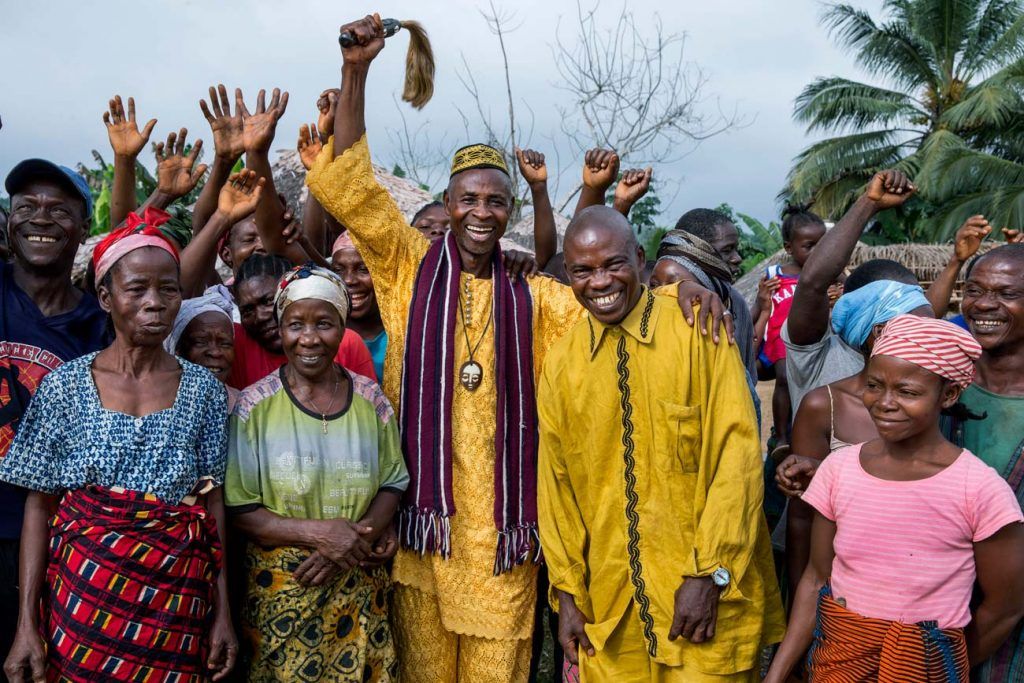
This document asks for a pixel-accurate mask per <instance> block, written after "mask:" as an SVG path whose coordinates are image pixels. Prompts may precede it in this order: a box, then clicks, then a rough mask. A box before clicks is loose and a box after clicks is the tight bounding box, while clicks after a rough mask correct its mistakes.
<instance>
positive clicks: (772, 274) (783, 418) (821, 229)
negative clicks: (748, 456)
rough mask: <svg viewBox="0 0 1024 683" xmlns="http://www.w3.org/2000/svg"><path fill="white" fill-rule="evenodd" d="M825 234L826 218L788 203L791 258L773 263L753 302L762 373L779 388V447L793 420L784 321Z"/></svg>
mask: <svg viewBox="0 0 1024 683" xmlns="http://www.w3.org/2000/svg"><path fill="white" fill-rule="evenodd" d="M824 236H825V222H824V221H823V220H821V218H820V217H818V216H817V215H816V214H814V213H812V212H811V211H809V210H808V209H807V207H804V206H798V205H792V204H790V205H787V206H786V209H785V211H783V213H782V240H783V246H784V247H785V249H786V253H787V254H789V257H790V260H789V261H788V262H787V263H784V264H783V265H781V266H771V267H769V268H768V270H767V272H766V273H765V277H764V278H763V280H762V282H761V286H760V287H759V288H758V297H757V299H755V301H754V304H753V306H751V311H750V317H751V318H752V319H753V320H754V321H755V325H754V329H755V339H761V338H762V336H761V335H762V334H763V340H764V341H763V343H762V344H761V348H760V349H759V352H758V365H759V368H758V369H759V370H761V371H762V372H761V373H759V374H761V375H771V374H774V377H775V391H774V392H773V393H772V417H773V425H774V429H775V438H776V443H777V444H778V447H783V446H787V445H788V444H789V428H790V424H791V422H792V411H791V407H790V397H789V385H788V384H787V382H786V364H785V363H784V362H783V363H780V362H779V361H783V360H785V358H786V346H785V344H783V343H782V337H781V336H780V334H781V332H782V324H783V323H785V322H786V318H787V317H788V316H789V307H790V305H791V304H792V303H793V293H794V292H795V291H796V284H797V281H798V280H799V279H800V271H801V270H803V267H804V263H806V262H807V257H809V256H810V255H811V251H812V250H813V249H814V246H815V245H816V244H817V243H818V241H819V240H820V239H821V238H822V237H824Z"/></svg>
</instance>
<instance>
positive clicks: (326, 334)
mask: <svg viewBox="0 0 1024 683" xmlns="http://www.w3.org/2000/svg"><path fill="white" fill-rule="evenodd" d="M344 334H345V326H344V325H342V324H341V316H340V315H338V310H337V309H336V308H335V307H334V306H332V305H331V304H329V303H328V302H326V301H322V300H320V299H299V300H298V301H295V302H293V303H291V304H289V305H288V307H287V308H285V309H284V312H283V313H282V314H281V345H282V348H283V350H284V355H285V356H286V357H287V358H288V364H289V365H291V366H292V368H293V369H294V370H295V371H296V372H298V373H299V374H300V375H301V376H302V377H303V378H305V379H309V380H316V379H319V378H321V377H324V376H325V375H326V374H327V373H329V372H331V371H332V370H331V368H332V366H333V365H334V357H335V356H336V355H338V347H339V346H341V339H342V336H343V335H344Z"/></svg>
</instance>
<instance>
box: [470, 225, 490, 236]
mask: <svg viewBox="0 0 1024 683" xmlns="http://www.w3.org/2000/svg"><path fill="white" fill-rule="evenodd" d="M466 230H469V231H470V232H472V233H476V234H477V235H486V234H488V233H489V232H491V229H490V228H482V227H480V226H479V225H467V226H466Z"/></svg>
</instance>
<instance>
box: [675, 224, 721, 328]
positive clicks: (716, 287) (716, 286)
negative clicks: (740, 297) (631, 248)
mask: <svg viewBox="0 0 1024 683" xmlns="http://www.w3.org/2000/svg"><path fill="white" fill-rule="evenodd" d="M662 259H667V260H669V261H674V262H675V263H678V264H679V265H681V266H682V267H683V268H686V269H687V270H688V271H690V273H692V274H693V276H694V277H695V278H697V281H698V282H700V284H701V285H702V286H703V287H704V288H705V289H709V290H711V291H712V292H714V293H715V294H717V295H718V298H719V299H721V300H722V303H724V304H725V305H726V307H728V308H729V310H732V297H731V296H730V294H729V284H730V283H731V282H732V270H730V268H729V264H728V263H726V262H725V261H724V260H723V259H722V257H721V256H719V255H718V252H717V251H715V248H714V247H712V246H711V245H710V244H708V243H707V242H705V241H704V240H702V239H701V238H699V237H697V236H696V235H691V234H690V233H688V232H686V231H684V230H669V231H668V232H667V233H665V236H664V237H662V238H661V243H660V244H659V245H658V260H659V261H661V260H662Z"/></svg>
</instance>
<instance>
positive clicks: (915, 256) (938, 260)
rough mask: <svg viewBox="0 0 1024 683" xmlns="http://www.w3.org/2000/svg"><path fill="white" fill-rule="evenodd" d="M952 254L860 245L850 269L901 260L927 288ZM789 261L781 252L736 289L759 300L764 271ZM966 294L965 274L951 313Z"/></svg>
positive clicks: (934, 248)
mask: <svg viewBox="0 0 1024 683" xmlns="http://www.w3.org/2000/svg"><path fill="white" fill-rule="evenodd" d="M996 246H998V245H997V244H995V243H992V242H986V243H985V244H982V246H981V250H980V251H979V253H982V254H983V253H985V252H986V251H988V250H989V249H992V248H994V247H996ZM952 253H953V245H952V244H910V243H905V244H886V245H882V246H869V245H867V244H863V243H860V244H858V245H857V246H856V247H855V248H854V250H853V257H852V258H851V259H850V266H849V268H850V270H853V269H854V268H856V267H857V266H859V265H860V264H862V263H864V262H865V261H870V260H871V259H877V258H884V259H891V260H893V261H898V262H900V263H902V264H903V265H904V266H906V267H907V268H909V269H910V270H912V271H913V272H914V275H916V276H917V279H918V280H920V281H921V286H922V287H924V288H925V289H927V288H928V286H929V285H930V284H932V283H933V282H935V278H937V277H938V276H939V273H941V272H942V269H943V268H945V267H946V264H947V263H949V257H950V256H951V255H952ZM787 259H788V256H787V255H786V252H785V251H781V250H780V251H778V252H776V253H775V254H773V255H772V256H770V257H768V258H767V259H765V260H764V261H762V262H761V263H759V264H758V266H757V267H756V268H754V269H753V270H752V271H750V272H749V273H747V274H746V275H744V276H743V277H741V278H740V279H739V280H738V281H737V282H736V289H738V290H739V291H740V292H741V293H742V294H743V298H744V299H746V300H747V301H748V302H753V301H754V299H755V297H757V283H758V282H759V281H760V280H761V278H762V277H764V271H765V268H767V267H768V266H772V265H778V264H782V263H785V262H786V260H787ZM962 295H963V274H962V273H961V277H960V279H959V280H958V281H957V284H956V287H954V289H953V296H952V300H951V303H950V311H952V312H958V311H959V310H960V299H961V297H962Z"/></svg>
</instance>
